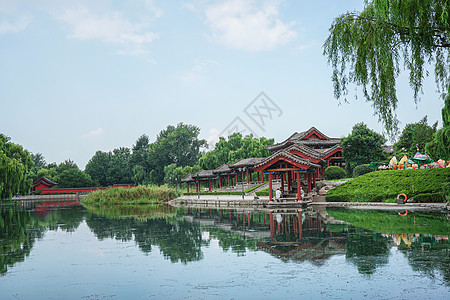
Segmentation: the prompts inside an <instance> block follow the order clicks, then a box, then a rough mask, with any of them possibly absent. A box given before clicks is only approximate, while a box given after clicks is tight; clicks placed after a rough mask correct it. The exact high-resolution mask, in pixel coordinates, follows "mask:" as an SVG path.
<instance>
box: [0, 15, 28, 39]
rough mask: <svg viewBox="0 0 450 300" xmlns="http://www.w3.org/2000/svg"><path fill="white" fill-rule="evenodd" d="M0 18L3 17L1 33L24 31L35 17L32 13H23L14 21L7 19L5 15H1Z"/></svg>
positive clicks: (0, 22)
mask: <svg viewBox="0 0 450 300" xmlns="http://www.w3.org/2000/svg"><path fill="white" fill-rule="evenodd" d="M0 18H2V20H1V21H0V34H5V33H10V32H19V31H23V30H25V29H26V28H27V27H28V25H29V24H30V23H31V20H32V19H33V17H32V16H31V15H21V16H18V17H17V18H15V20H13V21H10V20H7V19H6V17H5V16H1V15H0Z"/></svg>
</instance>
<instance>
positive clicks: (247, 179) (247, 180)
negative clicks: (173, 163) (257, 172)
mask: <svg viewBox="0 0 450 300" xmlns="http://www.w3.org/2000/svg"><path fill="white" fill-rule="evenodd" d="M247 184H248V168H247Z"/></svg>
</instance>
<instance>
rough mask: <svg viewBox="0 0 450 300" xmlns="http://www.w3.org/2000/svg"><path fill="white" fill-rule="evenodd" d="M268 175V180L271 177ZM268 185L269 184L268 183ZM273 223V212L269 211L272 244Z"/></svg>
mask: <svg viewBox="0 0 450 300" xmlns="http://www.w3.org/2000/svg"><path fill="white" fill-rule="evenodd" d="M270 174H271V173H269V179H270V177H272V176H270ZM269 184H270V183H269ZM273 223H274V222H273V212H272V211H270V225H269V226H270V240H271V241H272V242H273V232H274V230H275V228H274V225H275V224H273Z"/></svg>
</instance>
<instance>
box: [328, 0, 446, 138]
mask: <svg viewBox="0 0 450 300" xmlns="http://www.w3.org/2000/svg"><path fill="white" fill-rule="evenodd" d="M323 47H324V55H325V56H327V58H328V62H329V63H330V65H331V66H332V68H333V74H332V81H333V85H334V95H335V97H336V98H337V99H339V100H341V99H344V101H347V95H348V86H349V84H351V83H353V84H356V85H358V86H361V87H362V92H363V94H364V97H365V98H366V100H367V101H369V102H371V103H372V106H373V108H374V112H375V114H376V115H378V116H379V118H380V120H381V121H382V122H383V124H384V126H385V128H386V130H387V132H389V133H393V132H395V131H396V130H397V126H398V120H397V115H396V109H397V103H398V99H397V95H396V78H397V77H398V75H399V73H400V70H401V68H400V65H401V64H403V66H404V68H405V69H406V70H407V71H408V72H409V83H410V86H411V88H412V89H413V91H414V102H415V103H416V104H417V102H418V101H419V100H420V94H421V92H422V86H423V79H424V77H425V76H427V75H428V73H427V71H426V69H425V67H426V65H428V64H432V65H434V73H435V80H436V84H437V87H438V90H439V92H441V93H442V94H443V96H445V95H444V93H445V92H446V91H447V90H448V88H449V87H448V86H449V84H450V57H449V49H450V1H449V0H372V1H369V0H366V4H365V8H364V10H363V11H362V12H361V13H355V12H349V13H346V14H343V15H341V16H339V17H338V18H336V19H335V20H334V22H333V24H332V25H331V28H330V35H329V36H328V38H327V39H326V41H325V43H324V45H323Z"/></svg>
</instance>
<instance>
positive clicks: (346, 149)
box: [341, 123, 386, 176]
mask: <svg viewBox="0 0 450 300" xmlns="http://www.w3.org/2000/svg"><path fill="white" fill-rule="evenodd" d="M385 142H386V139H385V138H384V137H383V136H382V135H381V134H378V133H376V132H375V131H373V130H371V129H369V128H368V127H367V125H366V124H364V123H358V124H356V125H355V126H353V130H352V132H351V134H350V135H349V136H348V137H346V138H344V139H342V141H341V146H342V155H343V157H344V159H345V168H346V171H347V174H348V175H349V176H351V175H352V174H353V169H354V168H355V167H356V166H358V165H362V164H367V163H370V162H372V161H380V160H384V159H386V155H385V153H384V150H383V145H384V143H385Z"/></svg>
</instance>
